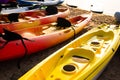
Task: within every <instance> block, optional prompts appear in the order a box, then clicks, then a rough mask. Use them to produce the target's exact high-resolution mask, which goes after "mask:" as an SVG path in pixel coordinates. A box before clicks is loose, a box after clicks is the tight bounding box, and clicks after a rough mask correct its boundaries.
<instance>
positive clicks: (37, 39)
mask: <svg viewBox="0 0 120 80" xmlns="http://www.w3.org/2000/svg"><path fill="white" fill-rule="evenodd" d="M91 17H92V14H90V15H89V16H88V17H87V18H86V17H81V16H77V17H73V18H71V19H69V20H70V21H71V23H73V25H76V27H74V28H75V30H76V31H75V33H76V34H77V33H79V32H80V31H81V30H82V29H83V28H84V27H85V26H86V25H87V24H88V23H89V21H90V20H91ZM49 25H50V24H48V26H49ZM46 26H47V25H41V26H38V27H32V28H26V29H22V30H16V31H14V32H17V33H19V34H21V35H22V36H23V37H26V38H29V39H30V40H33V41H32V42H31V41H26V40H24V42H25V45H26V47H27V50H28V53H27V54H28V55H30V54H33V53H35V52H38V51H40V50H44V49H46V48H49V47H51V46H54V45H56V44H59V43H61V42H63V41H65V40H67V39H69V38H71V37H72V36H73V35H74V31H73V30H72V28H66V29H62V30H58V31H54V32H50V33H47V34H45V32H44V31H45V30H44V31H43V32H42V30H43V29H42V28H44V27H46ZM50 28H51V27H50ZM28 32H29V34H31V35H29V34H28ZM43 33H44V34H43ZM53 39H54V40H53ZM0 40H2V38H0ZM2 44H3V43H0V46H1V45H2ZM24 54H25V48H24V47H23V45H22V43H21V41H20V40H16V41H11V42H9V43H8V44H7V45H6V46H5V47H4V48H2V49H0V61H4V60H9V59H13V58H18V57H22V56H23V55H24Z"/></svg>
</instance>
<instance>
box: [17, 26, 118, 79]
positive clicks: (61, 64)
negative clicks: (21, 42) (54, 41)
mask: <svg viewBox="0 0 120 80" xmlns="http://www.w3.org/2000/svg"><path fill="white" fill-rule="evenodd" d="M119 42H120V27H115V26H113V25H112V26H110V27H109V26H103V27H98V28H96V29H92V30H90V31H88V32H86V33H85V34H83V35H82V36H80V37H78V38H77V39H75V40H74V41H72V42H70V43H69V44H67V45H66V46H64V47H63V48H61V49H59V50H58V51H56V52H55V53H53V54H52V55H50V56H49V57H48V58H46V59H45V60H43V61H42V62H40V63H38V64H37V65H36V66H35V67H33V68H32V69H31V70H30V71H28V72H27V73H26V74H24V75H23V76H22V77H20V78H19V80H96V76H97V75H98V74H99V73H100V72H101V70H102V69H103V68H104V67H105V66H106V65H107V64H108V63H109V61H110V60H111V58H112V57H113V55H114V53H115V51H116V50H117V48H118V47H119ZM48 65H49V67H48Z"/></svg>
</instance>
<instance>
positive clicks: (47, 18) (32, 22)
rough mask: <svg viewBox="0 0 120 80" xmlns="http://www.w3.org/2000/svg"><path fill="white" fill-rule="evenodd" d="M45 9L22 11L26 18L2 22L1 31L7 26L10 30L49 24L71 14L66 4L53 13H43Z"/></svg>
mask: <svg viewBox="0 0 120 80" xmlns="http://www.w3.org/2000/svg"><path fill="white" fill-rule="evenodd" d="M44 13H45V11H44V10H41V11H40V10H30V11H26V12H23V13H21V14H22V15H24V16H25V19H21V18H20V19H19V22H13V23H1V24H0V33H2V32H3V28H6V29H8V30H10V31H13V30H18V29H23V28H28V27H33V26H39V25H42V24H48V23H51V22H54V21H56V20H57V17H63V18H65V17H67V16H68V15H69V13H70V12H69V9H68V7H66V6H63V7H59V8H58V13H57V14H53V15H43V14H44Z"/></svg>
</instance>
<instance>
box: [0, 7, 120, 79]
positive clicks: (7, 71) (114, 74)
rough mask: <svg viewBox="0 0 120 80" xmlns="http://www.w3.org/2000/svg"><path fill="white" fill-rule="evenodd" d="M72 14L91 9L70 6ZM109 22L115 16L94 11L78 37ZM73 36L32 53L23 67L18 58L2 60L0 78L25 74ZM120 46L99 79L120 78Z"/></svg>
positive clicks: (24, 60) (24, 61) (23, 63)
mask: <svg viewBox="0 0 120 80" xmlns="http://www.w3.org/2000/svg"><path fill="white" fill-rule="evenodd" d="M70 11H71V14H70V16H69V17H72V16H76V15H80V14H82V13H89V11H85V10H81V9H77V8H70ZM102 23H107V24H115V18H114V17H112V16H109V15H103V14H97V13H94V14H93V17H92V20H91V22H90V24H89V25H88V26H87V27H86V28H85V29H83V30H82V31H81V32H80V33H79V34H78V35H76V37H78V36H80V35H82V34H84V33H85V32H86V31H87V30H89V29H91V28H92V27H95V26H98V25H99V24H102ZM72 40H73V38H71V39H69V40H67V41H65V42H63V43H61V44H58V45H56V46H53V47H51V48H48V49H46V50H43V51H40V52H38V53H35V54H32V55H30V56H28V57H26V58H24V59H23V60H22V61H21V68H20V69H18V67H17V59H15V60H9V61H4V62H0V80H17V79H18V78H19V77H21V76H22V75H23V74H25V73H26V72H27V71H28V70H30V69H31V68H32V67H34V66H35V65H36V64H38V63H39V62H41V61H42V60H43V59H45V58H46V57H48V56H49V55H51V54H52V53H53V52H55V51H57V50H58V49H60V48H61V47H63V46H64V45H66V44H67V43H69V42H70V41H72ZM119 68H120V47H119V49H118V51H117V52H116V54H115V55H114V57H113V58H112V60H111V61H110V63H109V64H108V66H107V67H106V68H105V70H104V71H103V73H102V74H101V75H100V76H99V78H98V79H97V80H119V79H120V69H119Z"/></svg>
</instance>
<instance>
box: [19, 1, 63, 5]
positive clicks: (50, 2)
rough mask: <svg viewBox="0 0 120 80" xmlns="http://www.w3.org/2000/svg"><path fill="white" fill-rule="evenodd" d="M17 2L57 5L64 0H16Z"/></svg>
mask: <svg viewBox="0 0 120 80" xmlns="http://www.w3.org/2000/svg"><path fill="white" fill-rule="evenodd" d="M17 1H18V2H19V4H24V3H26V4H30V5H33V4H42V5H59V4H62V3H63V2H64V0H45V1H37V0H33V1H31V0H17Z"/></svg>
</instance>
